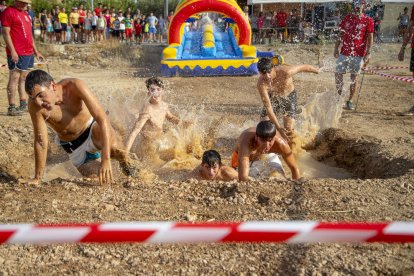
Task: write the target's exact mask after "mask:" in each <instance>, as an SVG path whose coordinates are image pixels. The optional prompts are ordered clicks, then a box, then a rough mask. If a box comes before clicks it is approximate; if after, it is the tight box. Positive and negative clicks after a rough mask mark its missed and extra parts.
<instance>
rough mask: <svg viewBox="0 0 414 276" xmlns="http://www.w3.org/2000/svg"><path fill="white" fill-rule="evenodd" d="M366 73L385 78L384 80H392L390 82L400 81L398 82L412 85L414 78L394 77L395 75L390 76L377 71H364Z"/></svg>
mask: <svg viewBox="0 0 414 276" xmlns="http://www.w3.org/2000/svg"><path fill="white" fill-rule="evenodd" d="M366 72H368V73H371V74H374V75H378V76H382V77H386V78H389V79H392V80H400V81H404V82H408V83H414V78H408V77H401V76H395V75H391V74H387V73H382V72H377V71H374V70H366Z"/></svg>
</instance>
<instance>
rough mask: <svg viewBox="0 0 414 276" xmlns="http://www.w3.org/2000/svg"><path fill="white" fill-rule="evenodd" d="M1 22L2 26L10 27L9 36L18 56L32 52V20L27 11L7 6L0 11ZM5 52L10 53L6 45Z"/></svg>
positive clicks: (31, 53) (28, 54)
mask: <svg viewBox="0 0 414 276" xmlns="http://www.w3.org/2000/svg"><path fill="white" fill-rule="evenodd" d="M1 24H2V26H3V27H9V28H10V37H11V40H12V43H13V46H14V49H15V50H16V52H17V54H18V55H19V56H30V55H33V54H34V48H33V36H32V20H31V19H30V16H29V14H28V13H27V12H25V11H20V10H18V9H16V8H15V7H8V8H7V9H5V10H4V11H3V12H2V13H1ZM6 54H7V55H8V56H10V55H11V52H10V50H9V49H8V48H7V47H6Z"/></svg>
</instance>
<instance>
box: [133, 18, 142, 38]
mask: <svg viewBox="0 0 414 276" xmlns="http://www.w3.org/2000/svg"><path fill="white" fill-rule="evenodd" d="M134 30H135V43H136V44H141V39H142V38H141V33H142V25H141V19H139V18H137V19H135V20H134Z"/></svg>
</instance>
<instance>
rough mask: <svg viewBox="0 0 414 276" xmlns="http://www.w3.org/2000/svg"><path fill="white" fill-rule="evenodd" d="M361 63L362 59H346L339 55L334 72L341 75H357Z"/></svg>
mask: <svg viewBox="0 0 414 276" xmlns="http://www.w3.org/2000/svg"><path fill="white" fill-rule="evenodd" d="M363 61H364V58H363V57H347V56H344V55H339V58H338V59H337V60H336V70H335V72H336V73H341V74H345V73H346V72H349V73H351V74H359V73H360V72H361V67H362V63H363Z"/></svg>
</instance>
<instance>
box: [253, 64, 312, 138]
mask: <svg viewBox="0 0 414 276" xmlns="http://www.w3.org/2000/svg"><path fill="white" fill-rule="evenodd" d="M257 68H258V70H259V73H260V77H259V80H258V82H257V89H258V91H259V94H260V97H261V99H262V103H263V109H262V112H261V114H260V118H261V120H270V121H271V122H272V123H274V124H275V125H276V130H277V131H278V132H279V133H280V134H281V136H282V138H284V139H285V140H287V141H288V142H289V145H290V146H291V145H292V141H291V139H292V138H293V137H294V123H295V117H296V114H297V113H300V112H298V110H297V95H296V90H295V87H294V85H293V78H292V77H293V76H294V75H296V74H297V73H302V72H307V73H315V74H318V73H319V71H320V70H319V69H318V68H316V67H313V66H311V65H306V64H305V65H283V59H281V60H279V59H277V57H273V58H272V59H269V58H261V59H260V60H259V62H258V63H257ZM276 115H278V116H280V115H282V116H283V125H284V128H282V127H281V126H280V124H279V121H278V119H277V117H276Z"/></svg>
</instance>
